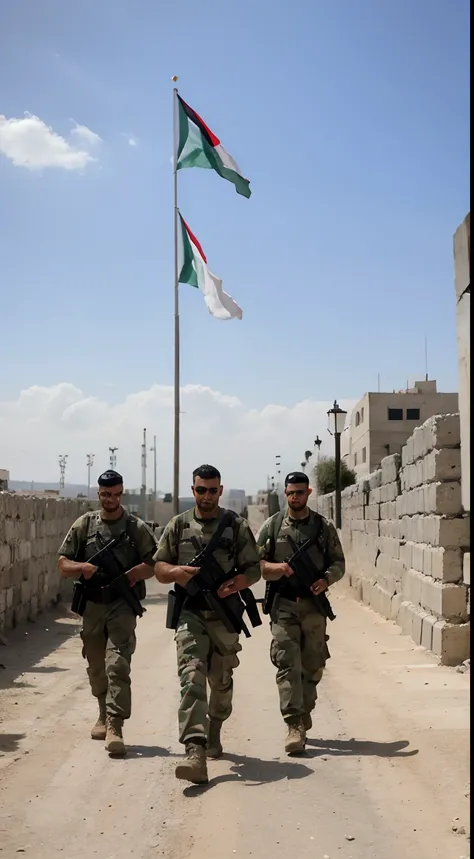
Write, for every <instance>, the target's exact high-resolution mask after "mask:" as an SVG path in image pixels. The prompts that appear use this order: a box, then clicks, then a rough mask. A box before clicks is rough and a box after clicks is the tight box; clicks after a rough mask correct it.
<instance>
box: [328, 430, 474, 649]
mask: <svg viewBox="0 0 474 859" xmlns="http://www.w3.org/2000/svg"><path fill="white" fill-rule="evenodd" d="M314 506H315V509H318V510H319V511H320V512H321V513H322V514H323V515H324V516H326V517H327V518H328V519H334V494H331V495H323V496H320V497H319V498H316V499H315V501H314ZM341 539H342V542H343V546H344V551H345V553H346V560H347V573H348V577H349V581H350V584H351V586H352V587H353V588H354V590H355V592H356V595H357V596H358V598H360V599H361V600H363V602H365V603H367V604H368V605H370V606H371V607H372V608H374V610H375V611H377V612H379V613H380V614H382V615H384V616H385V617H387V618H391V619H392V620H394V621H396V622H397V623H398V624H399V625H400V626H401V627H402V629H403V631H404V632H405V633H406V634H408V635H411V637H412V638H413V640H414V641H415V642H416V644H419V645H420V644H421V645H423V646H424V647H426V648H427V649H429V650H433V651H434V652H435V653H436V654H437V655H438V656H439V657H440V658H441V661H442V663H443V664H446V665H457V664H459V663H461V662H463V661H464V660H465V659H467V658H468V656H469V622H468V621H469V588H468V587H467V586H466V584H465V581H464V580H463V565H464V564H465V559H468V558H469V554H468V550H469V516H468V514H466V513H465V512H464V510H463V506H462V498H461V450H460V422H459V415H438V416H435V417H433V418H430V419H429V420H427V421H426V422H425V423H424V424H423V425H422V426H421V427H418V428H417V429H415V431H414V433H413V435H412V436H411V437H410V438H409V439H408V442H407V444H406V445H405V446H404V447H403V448H402V455H401V456H400V455H398V454H394V455H392V456H388V457H386V458H385V459H384V460H382V467H381V468H380V469H379V470H377V471H375V472H374V473H373V474H371V475H369V476H368V477H367V478H366V479H365V480H362V481H361V482H359V483H357V484H355V485H354V486H351V487H349V488H348V489H346V490H344V492H343V493H342V531H341Z"/></svg>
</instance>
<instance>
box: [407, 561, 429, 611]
mask: <svg viewBox="0 0 474 859" xmlns="http://www.w3.org/2000/svg"><path fill="white" fill-rule="evenodd" d="M424 578H425V576H423V574H422V573H419V572H418V571H417V570H413V569H410V570H405V572H404V573H403V582H402V594H403V598H404V599H405V600H408V601H409V602H411V603H412V604H413V605H415V606H420V605H421V592H422V587H423V580H424Z"/></svg>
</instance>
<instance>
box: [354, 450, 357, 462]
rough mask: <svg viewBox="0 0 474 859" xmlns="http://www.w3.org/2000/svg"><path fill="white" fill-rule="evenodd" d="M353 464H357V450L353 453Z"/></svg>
mask: <svg viewBox="0 0 474 859" xmlns="http://www.w3.org/2000/svg"><path fill="white" fill-rule="evenodd" d="M354 465H357V451H356V452H355V454H354Z"/></svg>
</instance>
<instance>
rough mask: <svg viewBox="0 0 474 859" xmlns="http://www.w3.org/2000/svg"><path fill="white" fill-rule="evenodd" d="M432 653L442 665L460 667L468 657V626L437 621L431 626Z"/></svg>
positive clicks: (466, 624)
mask: <svg viewBox="0 0 474 859" xmlns="http://www.w3.org/2000/svg"><path fill="white" fill-rule="evenodd" d="M432 650H433V653H436V655H437V656H439V657H440V658H441V664H442V665H460V664H461V662H464V661H465V660H466V659H468V658H469V655H470V624H468V623H462V624H460V623H456V624H452V623H447V622H446V621H445V620H439V621H437V622H436V623H435V624H434V626H433V646H432Z"/></svg>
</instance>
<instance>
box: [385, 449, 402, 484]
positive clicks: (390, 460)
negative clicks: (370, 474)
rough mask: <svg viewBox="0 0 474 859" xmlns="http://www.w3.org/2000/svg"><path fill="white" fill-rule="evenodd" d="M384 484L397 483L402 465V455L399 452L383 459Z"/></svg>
mask: <svg viewBox="0 0 474 859" xmlns="http://www.w3.org/2000/svg"><path fill="white" fill-rule="evenodd" d="M381 464H382V484H385V483H395V481H397V480H398V475H399V472H400V466H401V456H400V454H398V453H393V454H391V455H390V456H385V457H384V458H383V459H382V463H381Z"/></svg>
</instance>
